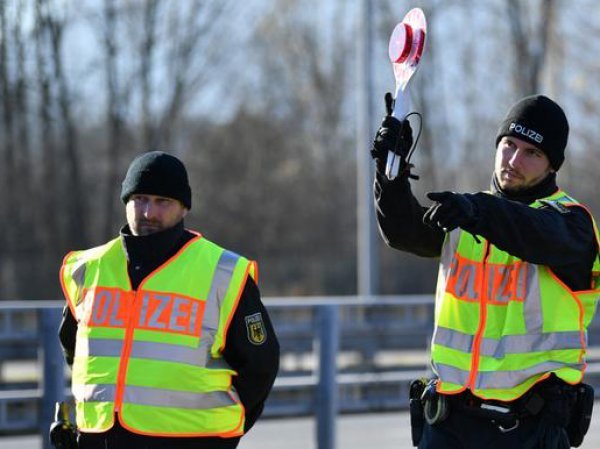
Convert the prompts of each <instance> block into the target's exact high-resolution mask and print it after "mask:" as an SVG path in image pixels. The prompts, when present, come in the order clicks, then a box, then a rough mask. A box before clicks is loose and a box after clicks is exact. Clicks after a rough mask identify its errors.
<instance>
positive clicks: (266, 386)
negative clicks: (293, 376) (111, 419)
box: [223, 277, 279, 431]
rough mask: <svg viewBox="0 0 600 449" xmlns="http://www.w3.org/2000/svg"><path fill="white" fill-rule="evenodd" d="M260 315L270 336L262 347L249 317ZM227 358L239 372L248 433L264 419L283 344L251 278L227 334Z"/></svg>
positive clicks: (235, 383)
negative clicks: (251, 329) (252, 334)
mask: <svg viewBox="0 0 600 449" xmlns="http://www.w3.org/2000/svg"><path fill="white" fill-rule="evenodd" d="M257 314H260V315H259V316H260V318H261V319H262V327H263V331H264V333H265V335H266V339H265V340H264V341H263V342H262V343H260V344H257V343H256V342H253V341H252V340H251V338H250V336H249V332H248V329H247V324H246V317H250V316H254V317H256V316H257ZM223 357H224V358H225V360H226V361H227V363H228V364H229V365H230V366H231V367H232V368H233V369H234V370H236V371H237V372H238V375H237V376H235V377H234V378H233V386H234V387H235V389H236V390H237V392H238V394H239V395H240V399H241V401H242V404H243V405H244V408H245V409H246V425H245V429H244V430H245V431H248V430H250V428H251V427H252V426H253V425H254V423H255V422H256V420H257V419H258V418H259V416H260V415H261V413H262V411H263V407H264V403H265V401H266V400H267V396H268V395H269V393H270V391H271V388H272V387H273V383H274V382H275V377H276V375H277V371H278V370H279V342H278V341H277V336H276V335H275V331H274V329H273V325H272V324H271V320H270V318H269V315H268V313H267V309H266V308H265V306H264V305H263V303H262V302H261V300H260V293H259V290H258V287H257V286H256V284H255V283H254V281H253V280H252V278H250V277H248V280H247V281H246V285H245V287H244V291H243V292H242V296H241V298H240V301H239V303H238V307H237V309H236V311H235V313H234V315H233V318H232V320H231V324H230V326H229V329H228V330H227V338H226V345H225V349H224V350H223Z"/></svg>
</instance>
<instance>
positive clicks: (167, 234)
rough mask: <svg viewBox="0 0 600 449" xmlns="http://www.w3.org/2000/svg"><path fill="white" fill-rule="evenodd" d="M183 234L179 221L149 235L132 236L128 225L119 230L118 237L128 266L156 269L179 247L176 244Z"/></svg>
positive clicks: (181, 222)
mask: <svg viewBox="0 0 600 449" xmlns="http://www.w3.org/2000/svg"><path fill="white" fill-rule="evenodd" d="M184 232H185V228H184V225H183V220H181V221H180V222H179V223H177V224H176V225H175V226H173V227H171V228H168V229H165V230H163V231H160V232H155V233H154V234H150V235H133V234H132V233H131V230H130V229H129V225H125V226H123V227H122V228H121V232H120V236H121V242H122V243H123V249H124V250H125V254H126V255H127V260H128V261H129V264H130V265H142V266H145V267H148V266H151V267H156V266H158V265H160V264H161V263H162V262H164V261H165V260H166V259H167V258H168V257H170V256H171V255H173V254H174V253H175V252H176V251H177V249H179V248H180V247H181V245H178V243H180V242H181V237H182V236H183V234H184Z"/></svg>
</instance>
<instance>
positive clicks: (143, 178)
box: [121, 151, 192, 209]
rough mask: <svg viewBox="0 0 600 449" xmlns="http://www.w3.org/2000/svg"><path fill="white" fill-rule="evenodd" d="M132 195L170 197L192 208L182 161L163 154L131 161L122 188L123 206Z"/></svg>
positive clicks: (146, 155) (158, 153)
mask: <svg viewBox="0 0 600 449" xmlns="http://www.w3.org/2000/svg"><path fill="white" fill-rule="evenodd" d="M134 193H141V194H146V195H158V196H164V197H166V198H173V199H176V200H179V201H181V202H182V203H183V205H184V206H185V207H186V208H187V209H191V208H192V190H191V189H190V185H189V182H188V175H187V171H186V169H185V166H184V165H183V162H181V161H180V160H179V159H177V158H176V157H175V156H171V155H170V154H167V153H165V152H163V151H150V152H148V153H143V154H141V155H140V156H138V157H136V158H135V159H134V160H133V161H132V162H131V165H130V166H129V169H128V170H127V175H125V179H124V180H123V184H122V185H121V200H122V201H123V203H127V201H128V200H129V197H130V196H131V195H133V194H134Z"/></svg>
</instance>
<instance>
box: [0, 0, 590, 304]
mask: <svg viewBox="0 0 600 449" xmlns="http://www.w3.org/2000/svg"><path fill="white" fill-rule="evenodd" d="M361 1H368V0H356V1H348V0H246V1H244V2H236V1H233V0H219V1H200V0H185V1H183V0H180V1H177V0H80V1H75V0H72V1H64V0H0V96H1V102H0V157H1V159H0V182H1V183H2V186H1V187H0V195H1V198H2V201H1V204H2V215H1V217H2V218H1V221H0V223H1V232H0V239H1V244H0V298H1V299H58V298H59V297H60V287H59V284H58V277H57V271H58V268H59V266H60V262H61V259H62V257H63V256H64V254H65V253H66V252H68V251H69V250H72V249H79V248H84V247H89V246H95V245H97V244H100V243H102V242H104V241H106V240H108V239H109V238H111V237H112V236H114V235H116V234H117V232H118V230H119V228H120V226H121V225H122V224H123V223H124V214H123V205H122V204H121V203H120V201H119V192H120V183H121V180H122V178H123V176H124V174H125V171H126V168H127V165H128V163H129V162H130V160H131V159H132V158H133V157H134V156H135V155H137V154H139V153H140V152H142V151H147V150H152V149H162V150H166V151H170V152H173V153H174V154H176V155H178V156H179V157H181V158H182V159H183V160H184V161H185V163H186V164H187V166H188V169H189V171H190V177H191V183H192V188H193V192H194V198H193V207H192V213H191V215H189V216H188V217H189V218H188V219H186V224H187V226H188V227H190V228H193V229H197V230H199V231H201V232H202V233H203V234H204V235H205V236H207V237H208V238H210V239H212V240H214V241H216V242H218V243H220V244H222V245H223V246H226V247H228V248H230V249H232V250H234V251H237V252H240V253H242V254H244V255H247V256H248V257H252V258H255V259H257V260H258V261H259V264H260V273H261V282H260V284H261V289H262V291H263V293H264V294H266V295H271V296H273V295H277V296H280V295H296V294H302V295H305V294H336V295H337V294H353V293H355V292H356V273H355V271H356V265H357V264H356V223H357V218H356V217H357V210H356V196H357V193H356V192H357V181H356V171H357V151H364V152H366V151H368V148H360V149H357V144H356V141H357V137H358V140H359V141H366V138H365V136H357V131H356V130H357V123H356V117H357V109H356V108H357V106H356V104H357V102H356V98H357V94H358V92H359V89H361V88H362V86H360V85H358V84H357V76H356V75H357V70H358V63H357V59H356V58H357V51H356V49H357V39H358V32H357V29H358V26H359V23H360V21H361V20H364V17H360V16H359V11H361V8H360V7H359V6H360V3H361ZM415 6H419V7H421V8H423V9H424V10H425V13H426V15H427V18H428V24H429V34H428V42H427V51H426V54H425V56H424V58H423V62H422V67H421V68H420V69H419V73H418V74H417V75H416V76H415V78H414V80H413V81H412V82H411V94H412V98H413V104H414V106H415V109H417V110H418V111H420V112H421V114H422V115H423V120H424V126H423V132H422V135H421V138H420V141H419V149H418V152H417V154H416V156H415V158H414V161H413V162H414V163H415V164H416V165H417V169H416V171H417V173H418V174H419V175H420V177H421V179H420V180H419V181H418V182H416V183H415V191H416V193H417V194H418V195H419V197H420V198H423V193H424V192H426V191H429V190H433V189H450V190H455V191H472V190H480V189H485V188H487V186H488V184H489V179H490V176H491V170H492V161H493V153H494V137H495V130H496V126H497V124H498V122H499V121H500V119H501V118H502V116H503V114H504V112H505V111H506V109H507V108H508V106H509V105H510V104H511V103H513V102H514V101H515V100H517V99H518V98H519V97H520V96H522V95H525V94H530V93H535V92H542V93H545V94H547V95H549V96H551V97H553V98H555V99H556V100H557V101H558V102H559V103H560V104H562V105H563V106H564V108H565V110H566V112H567V115H568V116H569V118H570V121H571V138H570V142H569V148H568V154H567V162H566V164H565V165H564V166H563V168H562V169H561V171H560V172H559V182H560V184H561V185H562V186H563V188H565V189H566V190H568V191H569V192H570V193H572V194H573V195H574V196H575V197H577V198H579V199H580V200H582V201H585V202H587V203H588V204H590V206H591V207H592V209H593V210H594V211H596V212H597V213H600V200H599V199H598V195H597V194H596V190H597V185H598V184H597V181H596V178H597V173H596V172H597V171H598V168H600V163H599V162H598V158H597V154H598V152H597V145H598V144H597V142H598V141H600V126H599V125H600V89H599V88H598V87H599V79H598V74H599V72H600V62H599V61H600V59H599V58H598V57H597V55H598V53H599V51H600V3H599V2H597V1H595V0H570V1H566V0H565V1H559V0H554V1H553V0H538V1H533V0H523V1H518V0H488V1H475V0H471V1H469V0H462V1H461V0H455V1H449V0H445V1H442V0H423V1H414V2H409V1H396V0H394V1H392V0H389V1H388V0H381V1H372V2H371V12H372V14H371V20H372V22H371V23H372V26H373V28H372V29H373V44H372V46H371V59H372V64H373V65H372V70H373V72H372V73H373V76H374V78H373V85H372V88H371V91H370V92H368V95H369V98H372V101H373V110H374V111H375V112H374V114H373V117H372V123H371V127H372V131H374V130H375V129H376V126H377V123H378V122H379V121H380V119H381V115H382V112H383V104H382V103H383V101H382V98H383V94H384V93H385V92H386V91H387V90H391V89H393V75H392V71H391V66H390V64H389V60H388V59H387V39H388V37H389V34H390V32H391V30H392V29H393V27H394V25H395V24H396V23H397V22H398V21H399V20H400V19H401V18H402V17H403V16H404V14H405V13H406V12H407V11H408V10H409V9H410V8H412V7H415ZM413 125H414V126H415V128H416V127H418V122H413ZM369 139H370V137H369ZM378 251H379V254H380V260H381V273H382V275H381V280H380V291H381V293H388V294H389V293H416V292H432V291H433V286H434V282H435V268H436V263H435V261H431V260H421V259H418V258H416V257H413V256H410V255H405V254H401V253H398V252H395V251H392V250H390V249H388V248H385V247H384V245H382V244H381V243H380V247H379V248H378Z"/></svg>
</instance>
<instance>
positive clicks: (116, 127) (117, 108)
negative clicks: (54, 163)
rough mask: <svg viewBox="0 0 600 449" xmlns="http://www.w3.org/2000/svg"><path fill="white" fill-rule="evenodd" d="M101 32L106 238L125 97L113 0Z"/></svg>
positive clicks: (107, 5) (115, 188)
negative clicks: (119, 68)
mask: <svg viewBox="0 0 600 449" xmlns="http://www.w3.org/2000/svg"><path fill="white" fill-rule="evenodd" d="M103 10H104V22H103V25H104V33H103V39H102V44H103V45H102V47H103V50H104V71H105V78H106V92H107V96H108V103H107V124H108V141H107V150H106V170H107V173H106V176H105V186H106V188H105V202H104V208H103V210H104V226H103V230H102V234H103V236H104V237H108V236H110V235H111V234H112V228H113V222H114V221H115V208H114V203H115V201H114V199H115V197H116V195H117V191H118V186H119V175H120V165H119V154H120V152H121V150H122V149H123V133H124V129H123V128H124V123H123V121H124V118H123V112H122V111H123V103H124V96H123V95H122V92H121V89H120V88H119V74H118V71H117V57H118V45H117V42H118V39H119V35H118V34H117V21H118V15H117V9H116V5H115V1H114V0H105V1H104V8H103Z"/></svg>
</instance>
